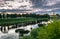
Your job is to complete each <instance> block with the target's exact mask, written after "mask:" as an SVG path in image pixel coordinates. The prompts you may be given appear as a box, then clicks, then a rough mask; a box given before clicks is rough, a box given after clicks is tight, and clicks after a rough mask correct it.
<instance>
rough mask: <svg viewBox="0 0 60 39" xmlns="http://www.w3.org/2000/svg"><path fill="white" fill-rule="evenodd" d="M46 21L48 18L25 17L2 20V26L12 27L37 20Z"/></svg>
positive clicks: (0, 20)
mask: <svg viewBox="0 0 60 39" xmlns="http://www.w3.org/2000/svg"><path fill="white" fill-rule="evenodd" d="M44 19H45V20H46V18H38V19H37V18H31V17H23V18H8V19H5V18H4V19H0V25H2V26H3V25H11V24H16V23H25V22H32V21H36V20H44Z"/></svg>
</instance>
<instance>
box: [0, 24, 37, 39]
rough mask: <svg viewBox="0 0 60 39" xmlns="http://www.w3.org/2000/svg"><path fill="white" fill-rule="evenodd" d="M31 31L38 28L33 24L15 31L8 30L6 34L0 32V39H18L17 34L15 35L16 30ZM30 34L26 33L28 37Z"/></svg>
mask: <svg viewBox="0 0 60 39" xmlns="http://www.w3.org/2000/svg"><path fill="white" fill-rule="evenodd" d="M31 28H32V29H35V28H38V24H34V25H27V26H26V27H19V28H15V29H10V30H9V31H8V33H2V32H1V31H0V39H19V33H15V30H16V29H24V30H29V31H31ZM29 34H30V33H28V34H27V35H29Z"/></svg>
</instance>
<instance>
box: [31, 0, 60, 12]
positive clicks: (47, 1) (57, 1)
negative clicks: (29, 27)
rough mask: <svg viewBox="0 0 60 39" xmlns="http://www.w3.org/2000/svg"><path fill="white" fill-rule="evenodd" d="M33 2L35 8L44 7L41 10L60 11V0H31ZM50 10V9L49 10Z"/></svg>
mask: <svg viewBox="0 0 60 39" xmlns="http://www.w3.org/2000/svg"><path fill="white" fill-rule="evenodd" d="M31 1H32V3H33V8H35V9H37V8H41V9H44V10H43V11H40V12H44V11H46V12H52V11H54V12H59V11H60V0H31ZM49 10H50V11H49Z"/></svg>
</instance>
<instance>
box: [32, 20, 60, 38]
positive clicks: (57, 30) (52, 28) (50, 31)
mask: <svg viewBox="0 0 60 39" xmlns="http://www.w3.org/2000/svg"><path fill="white" fill-rule="evenodd" d="M31 36H32V37H33V39H60V21H56V22H53V23H51V24H48V26H46V27H40V28H37V29H34V30H32V32H31Z"/></svg>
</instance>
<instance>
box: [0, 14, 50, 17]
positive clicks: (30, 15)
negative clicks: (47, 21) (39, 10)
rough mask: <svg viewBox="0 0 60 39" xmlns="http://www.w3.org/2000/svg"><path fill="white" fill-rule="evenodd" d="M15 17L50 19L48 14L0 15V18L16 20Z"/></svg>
mask: <svg viewBox="0 0 60 39" xmlns="http://www.w3.org/2000/svg"><path fill="white" fill-rule="evenodd" d="M17 17H33V18H50V16H49V15H48V14H44V15H39V14H22V15H21V14H0V18H17Z"/></svg>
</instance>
